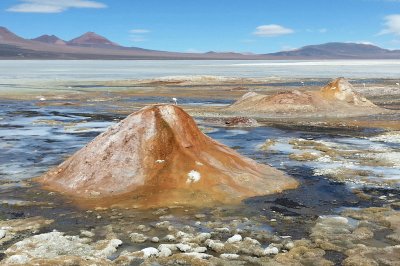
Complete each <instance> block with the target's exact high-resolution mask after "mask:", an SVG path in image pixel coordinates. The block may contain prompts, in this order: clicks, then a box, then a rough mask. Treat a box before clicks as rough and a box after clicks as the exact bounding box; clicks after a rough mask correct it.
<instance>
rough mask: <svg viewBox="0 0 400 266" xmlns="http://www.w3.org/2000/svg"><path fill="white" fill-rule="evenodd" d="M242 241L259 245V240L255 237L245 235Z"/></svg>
mask: <svg viewBox="0 0 400 266" xmlns="http://www.w3.org/2000/svg"><path fill="white" fill-rule="evenodd" d="M244 241H245V242H247V243H251V244H252V245H257V246H261V244H260V242H258V240H257V239H253V238H251V237H245V238H244Z"/></svg>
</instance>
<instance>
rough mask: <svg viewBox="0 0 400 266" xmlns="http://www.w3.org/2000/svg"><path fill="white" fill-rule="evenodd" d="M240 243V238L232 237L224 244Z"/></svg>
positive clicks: (237, 236)
mask: <svg viewBox="0 0 400 266" xmlns="http://www.w3.org/2000/svg"><path fill="white" fill-rule="evenodd" d="M240 241H242V236H241V235H234V236H232V237H230V238H228V240H226V243H236V242H240Z"/></svg>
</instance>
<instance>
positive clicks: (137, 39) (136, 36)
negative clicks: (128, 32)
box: [131, 35, 147, 42]
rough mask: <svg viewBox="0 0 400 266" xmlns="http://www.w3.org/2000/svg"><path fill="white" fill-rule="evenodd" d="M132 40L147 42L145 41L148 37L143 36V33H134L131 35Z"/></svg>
mask: <svg viewBox="0 0 400 266" xmlns="http://www.w3.org/2000/svg"><path fill="white" fill-rule="evenodd" d="M131 40H132V41H133V42H145V41H147V39H146V38H145V37H143V36H141V35H132V36H131Z"/></svg>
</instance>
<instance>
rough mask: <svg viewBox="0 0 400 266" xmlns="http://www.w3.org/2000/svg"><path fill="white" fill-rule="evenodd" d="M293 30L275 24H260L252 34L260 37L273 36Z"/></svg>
mask: <svg viewBox="0 0 400 266" xmlns="http://www.w3.org/2000/svg"><path fill="white" fill-rule="evenodd" d="M293 32H294V30H292V29H289V28H285V27H283V26H281V25H277V24H269V25H261V26H258V27H257V28H256V30H255V31H254V32H253V34H254V35H257V36H260V37H275V36H280V35H286V34H291V33H293Z"/></svg>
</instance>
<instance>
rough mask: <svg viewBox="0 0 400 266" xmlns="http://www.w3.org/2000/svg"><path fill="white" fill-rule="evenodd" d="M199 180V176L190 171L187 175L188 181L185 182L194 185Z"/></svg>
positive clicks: (197, 173) (195, 172)
mask: <svg viewBox="0 0 400 266" xmlns="http://www.w3.org/2000/svg"><path fill="white" fill-rule="evenodd" d="M200 178H201V174H200V173H199V172H197V171H195V170H192V171H190V172H189V173H188V179H187V180H186V183H188V184H190V183H196V182H199V180H200Z"/></svg>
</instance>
